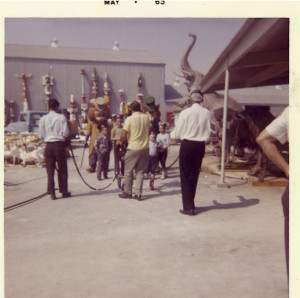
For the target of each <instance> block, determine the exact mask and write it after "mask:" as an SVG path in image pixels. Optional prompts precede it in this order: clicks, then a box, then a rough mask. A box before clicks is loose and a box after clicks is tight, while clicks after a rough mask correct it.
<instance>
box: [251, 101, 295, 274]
mask: <svg viewBox="0 0 300 298" xmlns="http://www.w3.org/2000/svg"><path fill="white" fill-rule="evenodd" d="M256 141H257V143H258V144H259V145H260V147H261V148H262V150H263V151H264V153H265V154H266V155H267V157H268V158H269V159H270V160H271V161H273V162H274V164H275V165H277V166H278V168H279V169H281V170H282V171H283V172H284V173H285V175H286V177H287V178H289V164H288V162H287V161H286V160H285V159H284V158H283V156H282V155H281V153H280V152H279V150H278V148H277V146H276V144H275V142H276V141H279V142H280V143H281V144H285V143H286V142H288V141H289V107H286V108H285V109H284V111H283V112H282V113H281V114H280V115H279V116H278V117H277V118H276V119H275V120H273V122H271V123H270V124H269V125H268V126H267V127H266V128H265V129H264V130H263V131H262V132H261V133H260V135H259V136H258V137H257V139H256ZM281 201H282V207H283V214H284V234H285V256H286V266H287V275H288V276H289V185H288V186H287V187H286V189H285V191H284V193H283V195H282V197H281Z"/></svg>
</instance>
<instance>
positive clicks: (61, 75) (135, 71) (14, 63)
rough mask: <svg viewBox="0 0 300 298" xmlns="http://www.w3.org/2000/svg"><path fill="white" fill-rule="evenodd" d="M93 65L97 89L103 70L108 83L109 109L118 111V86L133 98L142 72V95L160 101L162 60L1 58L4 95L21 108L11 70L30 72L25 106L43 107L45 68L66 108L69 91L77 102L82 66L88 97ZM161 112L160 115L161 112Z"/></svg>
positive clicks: (18, 87)
mask: <svg viewBox="0 0 300 298" xmlns="http://www.w3.org/2000/svg"><path fill="white" fill-rule="evenodd" d="M94 67H95V68H96V71H97V75H98V93H99V96H103V83H104V81H105V72H106V73H107V77H108V83H109V86H110V89H111V91H110V98H111V113H118V112H119V103H120V101H119V98H120V97H119V92H118V90H119V89H123V90H124V99H125V101H127V102H128V101H132V100H135V99H136V95H137V93H138V86H137V83H138V78H139V75H140V73H141V75H142V82H143V87H142V92H143V94H144V98H145V97H146V96H149V95H151V96H154V97H155V98H156V103H160V102H163V101H164V73H165V67H164V65H163V64H131V63H107V62H98V63H97V62H86V61H84V62H81V61H62V60H41V59H21V58H6V59H5V99H6V100H8V99H13V100H15V102H16V113H15V114H16V116H17V115H18V114H19V112H20V111H22V110H23V90H22V79H18V78H16V76H15V74H22V73H25V74H26V75H28V74H32V77H31V78H29V79H27V80H26V82H27V98H28V102H29V109H31V110H46V101H45V99H46V97H45V94H44V86H43V84H42V77H43V76H44V75H45V74H46V73H47V72H49V74H50V75H51V76H53V77H54V86H53V87H52V97H53V98H56V99H57V100H58V101H59V102H60V108H62V109H64V108H68V107H69V100H70V95H71V94H73V95H74V100H75V102H76V107H77V108H79V111H80V104H81V75H80V70H81V68H84V69H85V71H86V76H85V94H86V99H87V101H88V99H91V98H92V80H91V74H92V70H93V68H94ZM162 116H163V115H162Z"/></svg>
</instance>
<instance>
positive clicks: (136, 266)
mask: <svg viewBox="0 0 300 298" xmlns="http://www.w3.org/2000/svg"><path fill="white" fill-rule="evenodd" d="M178 150H179V146H177V145H174V146H172V147H171V150H170V152H169V156H168V160H167V165H170V164H171V163H172V162H173V161H175V160H176V157H177V156H178ZM82 151H83V149H82V145H74V154H75V157H76V161H77V163H78V166H79V167H80V162H81V157H82ZM86 153H87V152H85V154H86ZM215 163H216V161H215V160H214V158H213V157H211V156H209V155H208V156H207V157H205V160H204V162H203V171H202V172H201V174H200V177H199V181H198V186H197V193H196V198H195V204H196V206H198V208H197V215H196V216H187V215H182V214H180V213H179V209H181V208H182V201H181V191H180V178H179V166H178V162H176V163H175V164H174V165H173V166H172V167H171V168H170V169H169V175H168V178H166V179H164V180H161V179H159V175H157V176H156V178H157V179H156V180H155V183H154V186H155V190H153V191H152V190H150V187H149V180H145V181H144V187H143V200H142V201H137V200H134V199H120V198H119V197H118V194H119V193H120V189H119V187H118V183H117V181H116V180H113V179H109V180H102V181H98V180H97V178H96V174H95V173H93V174H90V173H87V172H86V171H85V168H86V167H87V164H88V162H87V156H86V155H85V159H84V163H83V166H82V169H81V173H82V177H83V178H84V179H85V180H86V182H87V183H88V184H89V185H91V186H92V187H94V188H96V189H98V190H96V191H95V190H92V189H90V188H89V187H88V186H87V185H85V184H84V183H83V182H82V180H81V178H80V176H79V175H78V173H77V171H76V168H75V166H74V163H73V161H72V159H71V158H69V160H68V167H69V190H70V191H71V192H72V197H71V198H66V199H62V198H61V195H60V194H59V193H58V192H57V196H58V198H59V199H58V200H55V201H52V200H50V197H49V196H48V195H44V196H41V195H43V194H45V191H46V170H45V168H39V167H35V166H27V167H26V168H23V167H21V166H5V175H4V182H5V183H4V185H5V186H4V196H5V197H4V207H5V213H4V233H5V234H4V250H5V284H4V286H5V297H6V298H18V297H22V298H27V297H28V298H32V297H38V298H50V297H51V298H52V297H53V298H54V297H55V298H57V297H62V298H65V297H66V298H69V297H72V298H77V297H78V298H79V297H80V298H86V297H95V298H97V297H101V298H102V297H104V298H108V297H109V298H115V297H117V298H119V297H121V298H126V297H130V298H133V297H139V298H140V297H145V298H156V297H160V298H161V297H162V298H183V297H193V298H194V297H195V298H196V297H199V298H219V297H225V298H227V297H228V298H266V297H267V298H268V297H270V298H277V297H278V298H284V297H288V287H287V277H286V267H285V254H284V229H283V214H282V207H281V194H282V193H283V191H284V186H282V184H277V185H281V186H274V185H276V184H272V186H266V185H260V186H254V185H253V184H252V183H249V180H248V178H249V177H248V178H245V175H246V174H245V173H242V172H237V171H235V172H234V174H233V173H232V172H231V173H230V174H229V173H228V174H227V173H226V177H225V179H226V180H225V181H226V184H228V186H230V187H220V186H219V185H218V184H220V175H219V173H218V169H217V168H216V166H215ZM210 165H212V166H210ZM113 173H114V171H113V155H111V160H110V172H109V176H110V177H111V178H112V177H113V176H114V174H113ZM249 179H250V178H249ZM268 179H272V181H274V179H275V180H276V179H277V178H274V177H271V178H268ZM106 187H107V188H106ZM103 188H105V189H103ZM290 297H292V296H290ZM293 297H296V296H293Z"/></svg>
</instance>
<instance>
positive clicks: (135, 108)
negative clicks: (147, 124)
mask: <svg viewBox="0 0 300 298" xmlns="http://www.w3.org/2000/svg"><path fill="white" fill-rule="evenodd" d="M130 109H131V111H133V112H140V111H141V106H140V104H139V103H138V102H137V101H136V100H135V101H133V102H132V103H131V105H130Z"/></svg>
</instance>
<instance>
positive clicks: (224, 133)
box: [218, 68, 230, 187]
mask: <svg viewBox="0 0 300 298" xmlns="http://www.w3.org/2000/svg"><path fill="white" fill-rule="evenodd" d="M228 93H229V70H228V68H226V70H225V93H224V110H223V131H222V155H221V180H220V184H218V187H230V186H229V185H228V184H227V183H225V148H226V124H227V106H228Z"/></svg>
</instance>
